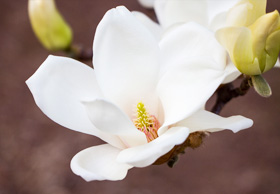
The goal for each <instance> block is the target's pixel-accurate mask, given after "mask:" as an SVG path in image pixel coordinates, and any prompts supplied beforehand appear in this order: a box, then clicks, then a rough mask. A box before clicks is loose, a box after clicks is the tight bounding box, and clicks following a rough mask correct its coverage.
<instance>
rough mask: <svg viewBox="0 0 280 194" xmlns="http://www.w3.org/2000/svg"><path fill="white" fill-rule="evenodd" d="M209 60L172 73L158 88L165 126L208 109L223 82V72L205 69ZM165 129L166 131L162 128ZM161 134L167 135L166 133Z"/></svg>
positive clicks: (191, 61)
mask: <svg viewBox="0 0 280 194" xmlns="http://www.w3.org/2000/svg"><path fill="white" fill-rule="evenodd" d="M206 63H211V61H209V60H204V59H193V60H188V61H186V62H185V64H184V65H181V66H180V67H176V68H174V69H171V68H170V70H169V71H168V72H167V73H166V74H165V75H164V76H163V77H162V79H161V80H160V82H159V85H158V93H159V97H160V99H161V102H162V105H163V108H164V114H165V122H164V124H163V125H164V126H168V125H171V124H173V123H177V122H179V121H180V120H183V119H185V118H187V117H188V116H190V115H191V114H193V113H194V112H196V111H197V110H199V109H200V107H202V106H204V104H205V102H206V101H207V100H208V99H209V98H210V97H211V96H212V94H213V93H214V92H215V90H216V89H217V88H218V86H219V85H220V84H221V83H222V82H223V80H224V75H223V72H222V73H221V72H220V71H216V70H214V69H210V68H205V67H204V66H203V65H204V64H206ZM161 129H164V128H161ZM161 129H160V130H159V131H158V133H159V134H162V133H164V130H161Z"/></svg>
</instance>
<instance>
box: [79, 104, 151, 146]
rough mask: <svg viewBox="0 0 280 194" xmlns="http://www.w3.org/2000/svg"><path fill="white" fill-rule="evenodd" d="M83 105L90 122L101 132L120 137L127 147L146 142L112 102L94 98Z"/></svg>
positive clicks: (141, 134) (142, 135)
mask: <svg viewBox="0 0 280 194" xmlns="http://www.w3.org/2000/svg"><path fill="white" fill-rule="evenodd" d="M84 105H85V107H86V110H87V113H88V116H89V118H90V120H91V122H92V124H93V125H94V126H95V127H97V128H98V129H99V130H101V131H102V132H105V133H109V134H113V135H118V136H120V137H122V138H121V139H122V140H123V141H124V143H125V144H126V145H127V146H128V147H130V146H136V145H142V144H144V143H146V142H147V141H146V136H145V135H144V133H142V132H140V131H139V130H137V129H136V127H135V126H134V124H133V123H132V121H131V120H130V118H129V117H128V116H127V115H126V114H125V113H124V112H123V111H122V110H120V109H119V108H118V107H117V106H115V105H114V104H112V103H110V102H107V101H105V100H95V101H91V102H85V103H84Z"/></svg>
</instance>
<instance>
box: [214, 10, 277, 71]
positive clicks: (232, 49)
mask: <svg viewBox="0 0 280 194" xmlns="http://www.w3.org/2000/svg"><path fill="white" fill-rule="evenodd" d="M216 37H217V39H218V40H219V42H220V43H221V44H222V45H223V46H224V47H225V48H226V49H227V51H228V53H229V55H230V57H231V60H232V61H233V63H234V64H235V66H236V67H237V68H238V70H239V71H240V72H242V73H244V74H246V75H260V74H262V73H264V72H266V71H268V70H270V69H271V68H272V67H274V65H275V64H276V62H277V58H278V54H279V51H280V17H279V13H278V11H274V12H271V13H268V14H265V15H263V16H261V17H260V18H258V19H257V20H256V21H255V22H254V23H253V24H252V25H250V26H248V27H226V28H223V29H220V30H218V31H217V33H216Z"/></svg>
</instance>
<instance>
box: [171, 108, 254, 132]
mask: <svg viewBox="0 0 280 194" xmlns="http://www.w3.org/2000/svg"><path fill="white" fill-rule="evenodd" d="M252 125H253V121H252V120H251V119H248V118H245V117H243V116H231V117H228V118H224V117H221V116H219V115H216V114H214V113H211V112H209V111H205V110H200V111H198V112H196V113H195V114H193V115H192V116H190V117H188V118H187V119H185V120H183V121H181V122H179V123H177V124H176V126H178V127H179V126H180V127H188V128H189V129H190V133H193V132H196V131H208V132H217V131H221V130H224V129H229V130H231V131H233V132H234V133H236V132H238V131H240V130H242V129H247V128H249V127H251V126H252Z"/></svg>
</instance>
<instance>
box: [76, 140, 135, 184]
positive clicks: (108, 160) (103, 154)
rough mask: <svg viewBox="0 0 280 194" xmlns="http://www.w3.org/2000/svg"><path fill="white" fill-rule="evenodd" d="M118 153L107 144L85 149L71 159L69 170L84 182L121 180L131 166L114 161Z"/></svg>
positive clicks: (118, 151) (117, 150)
mask: <svg viewBox="0 0 280 194" xmlns="http://www.w3.org/2000/svg"><path fill="white" fill-rule="evenodd" d="M120 151H121V150H119V149H117V148H114V147H112V146H110V145H108V144H103V145H99V146H93V147H90V148H87V149H85V150H82V151H81V152H79V153H78V154H76V155H75V156H74V157H73V159H72V161H71V169H72V171H73V172H74V173H75V174H76V175H79V176H81V177H82V178H83V179H85V180H86V181H93V180H99V181H101V180H111V181H116V180H122V179H124V178H125V176H126V174H127V171H128V170H129V169H130V168H132V166H130V165H127V164H124V163H119V162H117V161H116V158H117V156H118V154H119V153H120Z"/></svg>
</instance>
